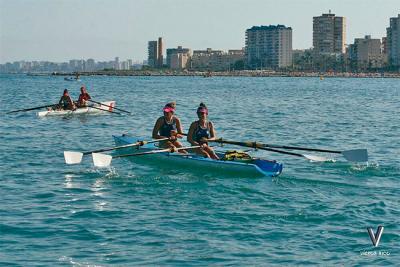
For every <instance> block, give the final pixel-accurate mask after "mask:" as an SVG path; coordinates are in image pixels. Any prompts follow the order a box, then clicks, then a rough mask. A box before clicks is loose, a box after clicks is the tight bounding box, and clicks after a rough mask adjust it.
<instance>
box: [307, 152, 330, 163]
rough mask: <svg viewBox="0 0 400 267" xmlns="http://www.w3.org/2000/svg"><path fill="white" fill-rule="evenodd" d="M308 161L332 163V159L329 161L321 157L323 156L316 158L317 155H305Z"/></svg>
mask: <svg viewBox="0 0 400 267" xmlns="http://www.w3.org/2000/svg"><path fill="white" fill-rule="evenodd" d="M303 156H304V157H305V158H306V159H309V160H311V161H320V162H324V161H331V160H332V159H328V158H325V157H321V156H315V155H307V154H304V155H303Z"/></svg>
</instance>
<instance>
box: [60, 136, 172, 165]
mask: <svg viewBox="0 0 400 267" xmlns="http://www.w3.org/2000/svg"><path fill="white" fill-rule="evenodd" d="M165 140H168V138H162V139H157V140H152V141H138V142H136V143H134V144H128V145H123V146H116V147H110V148H101V149H96V150H92V151H86V152H76V151H64V159H65V163H67V164H78V163H81V161H82V157H83V156H85V155H90V154H92V153H99V152H106V151H111V150H115V149H121V148H126V147H135V146H144V145H145V144H151V143H156V142H160V141H165Z"/></svg>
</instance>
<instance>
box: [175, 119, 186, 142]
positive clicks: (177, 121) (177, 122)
mask: <svg viewBox="0 0 400 267" xmlns="http://www.w3.org/2000/svg"><path fill="white" fill-rule="evenodd" d="M176 130H177V132H178V134H179V135H180V136H177V137H178V138H182V135H183V134H184V133H183V129H182V124H181V120H180V119H178V118H176Z"/></svg>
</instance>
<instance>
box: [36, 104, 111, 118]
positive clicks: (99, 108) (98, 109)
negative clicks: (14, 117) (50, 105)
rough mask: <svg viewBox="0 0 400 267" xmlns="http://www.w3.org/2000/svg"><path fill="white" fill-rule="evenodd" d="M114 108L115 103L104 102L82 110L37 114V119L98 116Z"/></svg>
mask: <svg viewBox="0 0 400 267" xmlns="http://www.w3.org/2000/svg"><path fill="white" fill-rule="evenodd" d="M114 107H115V101H104V102H101V105H100V104H94V105H91V106H88V107H84V108H77V109H75V110H53V109H50V110H46V111H41V112H38V116H39V117H45V116H72V115H84V114H100V113H104V112H105V113H109V112H113V111H114Z"/></svg>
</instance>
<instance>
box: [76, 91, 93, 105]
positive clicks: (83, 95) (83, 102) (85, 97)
mask: <svg viewBox="0 0 400 267" xmlns="http://www.w3.org/2000/svg"><path fill="white" fill-rule="evenodd" d="M89 99H91V97H90V95H89V94H88V92H87V91H86V88H85V86H82V87H81V94H80V95H79V99H78V103H77V105H78V107H87V106H88V103H87V101H88V100H89Z"/></svg>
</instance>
